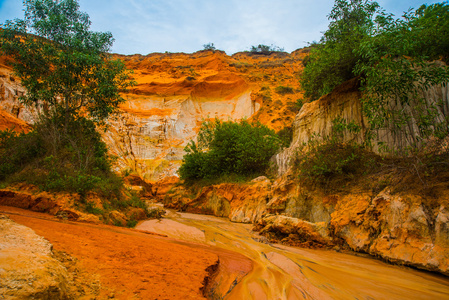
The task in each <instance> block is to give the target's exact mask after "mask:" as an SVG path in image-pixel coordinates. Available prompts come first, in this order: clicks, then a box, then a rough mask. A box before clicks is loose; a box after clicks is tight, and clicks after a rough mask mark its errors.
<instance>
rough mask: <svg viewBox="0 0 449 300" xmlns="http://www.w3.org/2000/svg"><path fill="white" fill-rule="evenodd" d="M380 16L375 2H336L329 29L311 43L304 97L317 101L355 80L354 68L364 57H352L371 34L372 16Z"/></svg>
mask: <svg viewBox="0 0 449 300" xmlns="http://www.w3.org/2000/svg"><path fill="white" fill-rule="evenodd" d="M379 13H380V8H379V5H378V4H377V2H373V1H369V0H353V1H346V0H336V1H335V4H334V7H333V8H332V11H331V13H330V14H329V16H328V18H329V20H331V23H330V24H329V28H328V30H327V31H326V32H325V33H324V36H323V37H322V38H321V40H320V42H319V43H315V44H312V45H311V46H312V48H311V51H310V54H309V57H308V58H307V60H305V61H304V65H305V68H304V72H303V74H302V76H301V86H302V88H303V90H304V96H305V97H306V98H307V99H309V100H316V99H318V98H319V97H321V96H322V95H325V94H328V93H330V92H331V91H332V90H333V89H334V88H335V87H336V86H337V85H339V84H341V83H343V82H344V81H346V80H349V79H351V78H353V77H354V72H353V71H354V68H355V66H356V64H357V62H358V61H361V60H362V59H363V57H362V56H361V55H355V54H354V50H356V49H357V48H358V47H359V45H360V43H361V41H362V40H363V39H364V38H366V37H367V36H369V35H370V33H371V31H372V29H373V26H374V22H373V19H374V17H375V16H376V15H377V14H379Z"/></svg>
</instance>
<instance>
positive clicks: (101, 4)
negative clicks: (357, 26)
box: [0, 0, 437, 54]
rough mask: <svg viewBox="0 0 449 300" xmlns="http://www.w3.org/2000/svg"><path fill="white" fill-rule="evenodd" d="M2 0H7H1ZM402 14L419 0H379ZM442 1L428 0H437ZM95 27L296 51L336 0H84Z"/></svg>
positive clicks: (143, 48) (127, 44) (5, 14)
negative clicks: (272, 46)
mask: <svg viewBox="0 0 449 300" xmlns="http://www.w3.org/2000/svg"><path fill="white" fill-rule="evenodd" d="M0 1H2V0H0ZM378 2H379V4H380V5H381V6H382V7H384V8H385V9H386V10H387V11H388V12H393V13H395V14H396V15H397V16H400V15H401V14H402V12H403V11H405V10H407V9H408V8H409V7H415V8H416V7H418V6H419V5H420V4H421V3H422V2H421V1H417V0H379V1H378ZM436 2H437V1H433V2H428V3H436ZM1 3H3V4H2V5H1V7H0V8H1V10H0V22H1V23H3V22H4V21H5V20H6V19H13V18H16V17H23V12H22V4H21V1H18V0H3V1H2V2H1ZM79 3H80V6H81V10H82V11H85V12H87V13H88V14H89V16H90V18H91V20H92V30H96V31H110V32H112V34H113V35H114V37H115V39H116V41H115V44H114V47H113V51H114V52H118V53H123V54H133V53H141V54H147V53H151V52H164V51H170V52H194V51H197V50H201V49H202V45H203V44H206V43H209V42H212V43H214V44H215V46H216V47H217V48H219V49H222V50H225V51H226V52H227V53H228V54H232V53H235V52H237V51H242V50H248V49H249V47H250V46H251V45H257V44H268V45H270V44H275V45H277V46H279V47H284V48H285V50H286V51H289V52H290V51H293V50H295V49H297V48H300V47H303V46H306V45H307V42H312V41H318V40H319V39H320V37H321V35H322V34H321V33H322V32H323V31H325V30H326V29H327V25H328V23H329V21H328V20H327V17H326V16H327V15H328V14H329V12H330V11H331V9H332V6H333V3H334V1H333V0H312V1H310V0H189V1H186V0H127V1H123V0H95V1H92V0H80V1H79Z"/></svg>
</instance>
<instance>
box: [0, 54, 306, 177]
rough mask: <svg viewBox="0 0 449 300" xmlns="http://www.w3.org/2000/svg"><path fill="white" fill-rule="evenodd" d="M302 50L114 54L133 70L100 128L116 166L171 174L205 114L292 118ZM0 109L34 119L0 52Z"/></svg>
mask: <svg viewBox="0 0 449 300" xmlns="http://www.w3.org/2000/svg"><path fill="white" fill-rule="evenodd" d="M305 52H306V50H298V51H296V52H293V53H292V54H287V53H272V54H271V55H260V54H251V53H237V54H234V55H233V56H228V55H226V54H225V53H224V52H221V51H199V52H196V53H193V54H184V53H174V54H171V53H165V54H161V53H155V54H149V55H147V56H142V55H132V56H118V55H117V56H116V57H118V58H120V59H122V60H123V61H124V62H125V64H126V66H127V67H128V68H129V69H132V70H134V80H135V81H136V83H137V84H136V85H135V86H134V87H132V88H131V90H129V91H127V92H125V93H123V97H124V98H125V99H126V100H127V101H126V102H125V103H124V104H123V105H121V107H120V113H119V114H117V115H116V116H115V117H111V118H110V119H109V120H108V124H109V126H108V127H107V129H106V131H105V132H104V133H103V138H104V140H105V142H106V143H107V144H108V146H109V149H110V151H111V154H113V155H115V156H116V157H117V163H116V170H117V171H123V170H128V171H133V172H136V173H137V174H138V175H140V176H141V177H142V178H144V179H146V180H158V179H161V178H164V177H166V176H170V175H176V171H177V169H178V168H179V166H180V164H181V161H182V157H183V155H184V147H185V146H186V144H187V143H188V141H189V140H191V139H194V138H195V137H196V135H197V133H198V130H199V128H200V126H201V123H202V122H203V121H204V120H206V119H214V118H219V119H221V120H225V121H228V120H233V121H237V120H241V119H243V118H246V119H249V120H250V121H260V122H261V123H262V124H265V125H267V126H268V127H270V128H272V129H274V130H276V131H277V130H280V129H282V128H284V127H289V126H291V125H292V122H293V120H294V117H295V115H296V113H297V112H298V110H299V107H298V106H297V105H296V103H297V100H298V99H300V98H301V97H302V93H301V92H300V91H299V80H298V79H299V77H298V76H299V75H300V72H301V70H302V68H303V65H302V60H303V58H304V57H305V56H306V55H307V54H306V53H305ZM0 88H1V90H0V109H1V110H4V111H5V112H6V113H9V114H11V115H12V116H14V117H17V118H18V119H22V120H24V121H26V122H28V123H33V121H34V119H35V115H36V113H35V112H34V113H33V112H32V109H31V110H30V109H29V108H26V107H24V106H23V105H22V104H20V102H19V97H20V95H22V94H23V93H25V90H24V88H23V87H22V86H21V85H20V80H18V79H17V78H14V76H13V75H12V70H11V69H10V68H9V67H7V66H6V65H5V64H4V57H0Z"/></svg>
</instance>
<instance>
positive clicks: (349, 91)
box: [273, 78, 449, 175]
mask: <svg viewBox="0 0 449 300" xmlns="http://www.w3.org/2000/svg"><path fill="white" fill-rule="evenodd" d="M361 97H362V94H361V92H360V91H359V83H358V80H357V79H356V78H354V79H352V80H349V81H347V82H345V83H343V84H341V85H340V86H338V87H336V88H335V90H334V91H333V92H332V93H330V94H327V95H324V96H323V97H321V98H320V99H318V100H316V101H313V102H310V103H305V104H304V106H303V107H302V109H301V110H300V112H299V113H298V114H297V115H296V117H295V120H294V121H293V141H292V143H291V145H290V147H289V148H288V149H284V150H283V151H282V152H281V153H279V154H277V155H276V156H275V157H274V158H273V161H274V162H275V163H276V167H277V170H278V175H282V174H284V173H285V172H287V170H288V169H289V167H290V165H291V162H292V161H293V159H294V157H295V156H296V154H297V152H298V151H299V150H300V149H301V148H303V147H304V146H305V145H306V144H307V143H308V142H309V141H310V140H311V139H312V138H315V139H322V138H323V137H326V136H329V135H331V134H332V125H333V123H332V121H333V120H336V119H344V120H346V122H347V123H349V122H353V123H354V124H356V125H358V126H359V127H360V128H361V131H360V133H357V134H353V133H350V132H345V133H344V137H343V142H345V141H349V140H354V141H356V142H359V143H362V142H364V141H365V134H366V132H367V129H369V122H368V119H367V118H366V117H365V116H364V114H363V113H362V104H361V101H360V99H361ZM420 97H422V99H423V100H424V101H423V103H421V102H418V101H412V102H410V103H408V104H407V105H406V104H402V106H401V110H402V111H405V112H406V113H407V115H408V116H409V120H408V122H407V125H406V126H404V127H403V128H402V129H401V130H393V128H394V127H395V125H394V124H391V125H390V127H391V128H385V129H379V130H376V131H375V132H374V134H375V137H374V139H373V141H372V150H373V151H374V152H376V153H381V154H383V155H385V154H386V153H385V152H383V149H385V148H387V149H390V150H394V151H400V150H403V149H406V147H408V146H410V145H412V144H414V143H419V141H420V138H422V137H423V133H422V132H420V130H419V129H418V126H417V123H418V122H419V116H418V115H419V114H422V113H423V112H425V111H427V110H430V109H431V110H433V112H432V113H430V114H429V117H430V118H431V119H432V121H433V122H434V123H435V124H437V123H442V122H445V120H447V119H448V118H449V85H447V84H446V85H436V86H433V87H431V88H429V89H428V90H426V91H423V92H421V93H420ZM397 105H400V104H398V103H397V102H396V101H394V100H391V106H397ZM380 145H382V146H380Z"/></svg>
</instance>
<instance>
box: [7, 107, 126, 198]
mask: <svg viewBox="0 0 449 300" xmlns="http://www.w3.org/2000/svg"><path fill="white" fill-rule="evenodd" d="M0 154H1V156H0V181H4V180H7V181H9V182H18V181H26V182H28V183H31V184H36V185H38V186H40V187H41V188H42V189H43V190H48V191H69V192H75V193H78V194H80V195H85V194H86V193H87V192H88V191H92V190H96V191H98V192H100V193H101V194H103V195H105V196H108V197H117V196H119V195H120V189H121V188H122V187H123V182H122V181H121V179H119V178H118V176H117V175H115V174H114V173H112V172H111V170H110V159H109V157H108V155H107V147H106V144H105V143H104V142H103V141H102V140H101V136H100V134H99V133H98V132H97V131H96V129H95V125H94V123H93V122H92V121H89V120H87V119H85V118H82V117H74V116H69V117H68V118H66V117H65V116H63V115H62V114H56V115H54V116H53V117H42V118H41V120H40V121H39V122H37V124H36V125H35V126H34V129H33V131H31V132H29V133H26V134H25V133H21V134H17V133H14V132H11V131H3V132H0Z"/></svg>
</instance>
